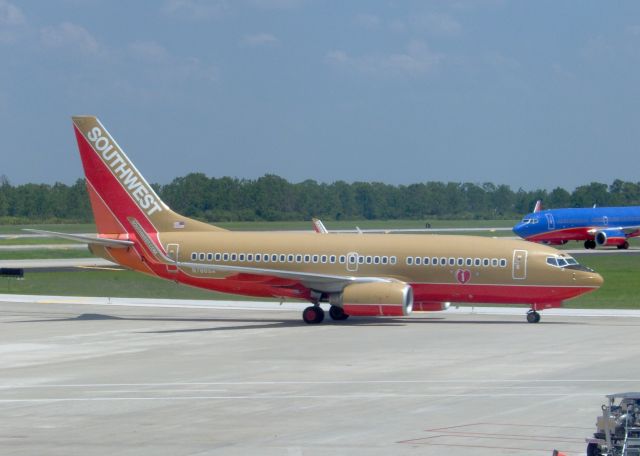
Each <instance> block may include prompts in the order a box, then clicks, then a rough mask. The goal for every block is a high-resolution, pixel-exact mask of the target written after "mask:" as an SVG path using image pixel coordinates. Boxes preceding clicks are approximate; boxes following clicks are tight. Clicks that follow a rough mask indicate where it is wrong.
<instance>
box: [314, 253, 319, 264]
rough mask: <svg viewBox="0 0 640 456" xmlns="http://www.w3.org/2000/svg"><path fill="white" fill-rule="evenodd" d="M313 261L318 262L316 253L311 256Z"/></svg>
mask: <svg viewBox="0 0 640 456" xmlns="http://www.w3.org/2000/svg"><path fill="white" fill-rule="evenodd" d="M313 262H314V263H317V262H318V255H314V256H313Z"/></svg>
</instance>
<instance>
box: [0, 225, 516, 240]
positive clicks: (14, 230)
mask: <svg viewBox="0 0 640 456" xmlns="http://www.w3.org/2000/svg"><path fill="white" fill-rule="evenodd" d="M426 223H430V224H431V228H482V227H506V228H510V227H512V226H513V225H514V224H515V223H516V220H351V221H326V222H325V223H324V224H325V226H326V227H327V229H329V230H349V229H355V228H356V226H358V227H360V228H362V229H377V228H382V229H384V228H424V227H425V224H426ZM214 224H215V225H217V226H219V227H222V228H226V229H228V230H234V231H269V230H311V229H312V225H311V221H310V220H309V221H291V222H220V223H214ZM23 228H31V229H38V230H48V231H59V232H61V233H95V231H96V227H95V225H93V224H77V225H64V224H61V225H4V226H0V234H5V235H9V234H27V233H26V232H25V231H22V229H23ZM12 241H13V240H12ZM15 241H17V242H19V241H20V239H15Z"/></svg>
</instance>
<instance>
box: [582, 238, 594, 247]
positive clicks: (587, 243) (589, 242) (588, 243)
mask: <svg viewBox="0 0 640 456" xmlns="http://www.w3.org/2000/svg"><path fill="white" fill-rule="evenodd" d="M584 248H585V249H595V248H596V241H594V240H593V239H587V240H586V241H584Z"/></svg>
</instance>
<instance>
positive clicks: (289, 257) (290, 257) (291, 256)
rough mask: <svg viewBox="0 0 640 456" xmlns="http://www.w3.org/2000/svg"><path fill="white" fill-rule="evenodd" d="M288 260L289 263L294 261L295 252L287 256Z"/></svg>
mask: <svg viewBox="0 0 640 456" xmlns="http://www.w3.org/2000/svg"><path fill="white" fill-rule="evenodd" d="M287 261H288V262H289V263H293V254H292V253H290V254H289V255H288V256H287Z"/></svg>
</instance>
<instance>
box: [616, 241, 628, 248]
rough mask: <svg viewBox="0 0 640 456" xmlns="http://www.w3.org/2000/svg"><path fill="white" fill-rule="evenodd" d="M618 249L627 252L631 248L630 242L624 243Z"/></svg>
mask: <svg viewBox="0 0 640 456" xmlns="http://www.w3.org/2000/svg"><path fill="white" fill-rule="evenodd" d="M618 248H619V249H620V250H627V249H628V248H629V242H628V241H624V242H623V243H622V244H619V245H618Z"/></svg>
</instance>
